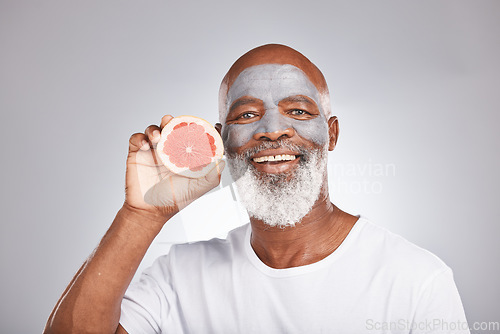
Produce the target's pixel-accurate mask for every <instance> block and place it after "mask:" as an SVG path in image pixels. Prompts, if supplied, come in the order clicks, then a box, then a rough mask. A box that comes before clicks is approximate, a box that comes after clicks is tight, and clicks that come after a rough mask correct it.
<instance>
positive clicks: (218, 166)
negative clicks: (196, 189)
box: [200, 160, 226, 190]
mask: <svg viewBox="0 0 500 334" xmlns="http://www.w3.org/2000/svg"><path fill="white" fill-rule="evenodd" d="M225 166H226V163H225V161H223V160H220V161H218V162H215V166H214V168H212V170H210V172H208V174H207V175H205V177H203V178H201V179H200V184H205V185H207V186H208V187H210V189H211V188H213V187H215V186H216V185H218V184H219V182H220V178H221V175H222V171H223V170H224V167H225ZM210 189H208V190H210Z"/></svg>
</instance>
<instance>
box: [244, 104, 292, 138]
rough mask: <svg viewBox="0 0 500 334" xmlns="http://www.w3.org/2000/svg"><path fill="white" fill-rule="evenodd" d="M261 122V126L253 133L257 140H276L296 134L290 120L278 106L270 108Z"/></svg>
mask: <svg viewBox="0 0 500 334" xmlns="http://www.w3.org/2000/svg"><path fill="white" fill-rule="evenodd" d="M259 123H260V124H259V127H258V128H257V129H256V131H255V133H254V135H253V139H255V140H264V141H269V140H270V141H276V140H279V139H286V138H290V137H293V135H295V130H294V129H293V127H292V126H291V124H290V120H289V119H287V117H286V116H284V115H282V114H281V113H280V112H279V111H278V108H268V109H267V110H266V113H265V114H264V117H262V119H261V120H260V121H259Z"/></svg>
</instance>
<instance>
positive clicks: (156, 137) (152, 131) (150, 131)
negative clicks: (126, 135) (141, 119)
mask: <svg viewBox="0 0 500 334" xmlns="http://www.w3.org/2000/svg"><path fill="white" fill-rule="evenodd" d="M160 132H161V129H160V127H159V126H157V125H150V126H148V127H147V128H146V130H145V131H144V134H145V135H146V136H147V137H148V140H149V141H150V142H151V144H153V146H154V145H156V144H158V142H159V141H160Z"/></svg>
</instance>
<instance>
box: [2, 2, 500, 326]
mask: <svg viewBox="0 0 500 334" xmlns="http://www.w3.org/2000/svg"><path fill="white" fill-rule="evenodd" d="M499 36H500V1H483V0H476V1H439V0H435V1H312V2H309V3H306V2H299V1H269V0H267V1H247V2H237V1H205V2H199V3H190V2H187V1H186V2H172V1H123V0H120V1H62V0H61V1H43V2H42V1H19V0H13V1H0V110H1V132H0V134H1V143H2V147H3V157H2V160H1V162H2V163H1V173H0V175H1V187H0V189H1V202H0V203H1V208H0V209H1V217H2V218H1V221H2V222H1V231H0V235H1V240H0V245H1V284H0V291H1V310H0V323H1V327H0V329H1V332H2V333H36V332H41V330H42V328H43V326H44V323H45V321H46V319H47V317H48V315H49V313H50V311H51V309H52V307H53V306H54V304H55V303H56V301H57V299H58V298H59V296H60V294H61V293H62V291H63V290H64V288H65V286H66V284H67V283H68V282H69V281H70V279H71V277H72V276H73V274H74V273H75V271H76V270H77V269H78V267H79V266H80V265H81V263H82V262H83V261H84V259H85V258H86V257H87V255H88V254H89V253H90V252H91V251H92V249H93V248H94V247H95V246H96V245H97V243H98V241H99V239H100V237H101V236H102V235H103V233H104V232H105V231H106V229H107V227H108V226H109V224H110V223H111V221H112V220H113V218H114V215H115V213H116V211H117V210H118V209H119V208H120V206H121V204H122V202H123V198H124V194H123V187H124V172H125V159H126V153H127V145H128V138H129V136H130V135H131V134H132V133H134V132H140V131H143V130H144V129H145V128H146V127H147V126H148V125H149V124H153V123H158V122H159V121H160V118H161V116H162V115H163V114H166V113H171V114H174V115H180V114H193V115H196V116H200V117H203V118H205V119H207V120H209V121H210V122H212V123H214V122H216V121H217V92H218V86H219V83H220V80H221V79H222V77H223V75H224V74H225V72H226V71H227V69H228V68H229V66H230V65H231V64H232V62H233V61H234V60H235V59H236V58H237V57H239V56H240V55H242V54H243V53H244V52H246V51H247V50H249V49H251V48H253V47H255V46H258V45H260V44H264V43H270V42H275V43H283V44H288V45H290V46H292V47H294V48H296V49H298V50H299V51H301V52H303V53H304V54H305V55H306V56H308V57H309V58H310V59H311V60H312V61H313V62H314V63H316V64H317V65H318V67H319V68H320V69H321V70H322V71H323V73H324V75H325V77H326V79H327V81H328V83H329V86H330V90H331V92H332V105H333V112H334V114H335V115H338V116H339V119H340V126H341V136H340V140H339V144H338V147H337V149H336V150H335V151H334V152H333V153H331V156H330V158H329V159H330V172H331V178H330V185H331V187H332V201H333V202H334V203H336V204H338V205H339V206H340V207H341V208H343V209H344V210H347V211H349V212H351V213H353V214H361V215H364V216H365V217H368V218H369V219H371V220H372V221H374V222H375V223H377V224H379V225H382V226H385V227H387V228H389V229H390V230H392V231H394V232H396V233H399V234H401V235H403V236H404V237H406V238H407V239H409V240H410V241H412V242H414V243H416V244H418V245H420V246H421V247H424V248H426V249H429V250H430V251H432V252H434V253H435V254H436V255H438V256H439V257H440V258H442V259H443V260H444V261H445V262H446V263H447V264H448V265H449V266H451V267H452V269H453V270H454V273H455V280H456V283H457V285H458V288H459V291H460V292H461V296H462V299H463V302H464V306H465V309H466V313H467V316H468V319H469V321H470V322H474V321H486V322H488V321H496V322H498V321H500V315H499V314H500V313H499V310H500V298H499V297H500V286H499V284H498V282H499V281H500V271H499V269H498V263H500V252H499V246H498V236H499V232H500V227H499V218H498V217H499V205H498V189H499V186H500V184H499V177H498V175H497V173H498V171H499V170H500V159H499V154H498V153H499V143H500V140H499V139H500V138H499V137H500V135H499V131H498V123H499V121H500V116H499V110H498V109H499V106H500V103H499V102H500V101H499V92H498V90H499V87H500V79H499V75H500V65H499V59H500V43H499V42H500V40H499V39H500V38H499ZM378 165H382V166H393V167H391V168H392V169H394V172H392V171H390V170H389V171H387V172H385V173H384V174H383V175H378V174H376V173H372V174H367V172H366V171H367V170H368V169H369V168H372V167H373V168H375V167H376V166H378ZM351 167H353V168H355V169H354V171H353V169H352V168H351ZM392 169H391V170H392ZM362 183H363V184H366V185H368V188H366V187H364V188H363V189H362V190H361V186H360V185H361V184H362ZM338 184H340V186H337V185H338ZM227 189H228V188H225V189H221V190H220V191H219V193H220V194H222V195H223V196H222V197H225V198H226V199H225V202H224V201H222V203H218V204H217V205H213V202H212V203H211V207H215V212H211V213H210V214H209V215H202V214H200V212H201V211H197V212H198V216H196V215H195V214H192V213H191V214H189V213H188V211H186V212H187V213H186V215H184V216H179V217H178V218H177V220H176V221H173V222H171V224H170V225H169V226H167V227H166V228H165V230H164V231H163V232H162V234H161V236H160V237H159V239H158V242H157V243H155V245H154V247H156V248H155V249H154V252H162V251H165V249H168V245H169V244H170V243H171V242H176V241H185V240H194V239H199V238H205V237H210V232H207V233H205V234H203V235H196V233H194V234H193V226H191V227H189V226H188V225H189V224H190V223H189V221H192V220H193V219H192V218H193V217H195V219H194V220H195V221H196V222H197V223H201V224H203V226H205V227H207V229H208V231H210V229H211V227H213V228H214V231H215V230H217V233H214V235H216V234H217V235H219V234H223V233H225V230H227V229H228V228H230V227H231V226H230V225H231V224H233V223H231V224H229V225H224V224H223V223H221V222H218V221H217V217H218V216H223V217H224V214H225V212H229V211H231V210H230V209H227V208H231V207H234V202H233V201H232V199H231V196H228V195H227V193H226V194H225V193H224V192H225V190H227ZM212 195H214V194H212ZM207 198H209V197H207ZM196 205H197V204H194V206H196ZM199 205H200V206H201V207H204V206H203V205H205V206H206V204H203V203H202V204H199ZM195 211H196V210H195ZM229 216H230V215H229ZM188 218H190V219H188ZM225 218H227V217H225ZM201 219H203V220H201ZM239 223H241V222H237V219H236V220H235V222H234V224H233V225H237V224H239ZM220 224H222V225H220ZM218 226H222V227H218ZM195 230H196V229H195ZM190 231H191V232H190ZM154 247H152V249H153V248H154ZM149 256H151V255H149ZM478 332H479V331H478ZM481 332H486V331H481Z"/></svg>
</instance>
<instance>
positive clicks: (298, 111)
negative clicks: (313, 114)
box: [289, 109, 310, 116]
mask: <svg viewBox="0 0 500 334" xmlns="http://www.w3.org/2000/svg"><path fill="white" fill-rule="evenodd" d="M289 113H290V115H293V116H305V115H310V114H309V113H308V112H307V111H305V110H302V109H292V110H290V112H289Z"/></svg>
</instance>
